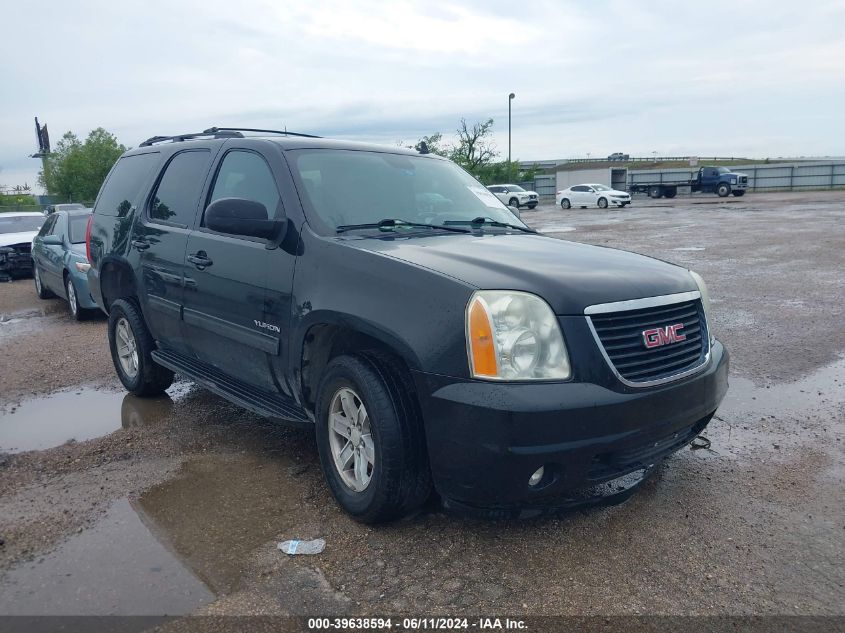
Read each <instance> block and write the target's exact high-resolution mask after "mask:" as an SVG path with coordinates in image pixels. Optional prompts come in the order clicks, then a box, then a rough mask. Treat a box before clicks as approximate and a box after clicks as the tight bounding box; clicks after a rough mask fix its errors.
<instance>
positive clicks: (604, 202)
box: [599, 198, 607, 209]
mask: <svg viewBox="0 0 845 633" xmlns="http://www.w3.org/2000/svg"><path fill="white" fill-rule="evenodd" d="M599 209H607V198H599Z"/></svg>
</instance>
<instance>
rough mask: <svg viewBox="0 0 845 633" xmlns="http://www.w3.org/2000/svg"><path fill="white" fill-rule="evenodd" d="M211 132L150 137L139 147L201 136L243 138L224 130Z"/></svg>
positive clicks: (234, 132)
mask: <svg viewBox="0 0 845 633" xmlns="http://www.w3.org/2000/svg"><path fill="white" fill-rule="evenodd" d="M211 130H213V131H209V130H205V131H204V132H192V133H190V134H177V135H176V136H151V137H150V138H148V139H147V140H146V141H144V142H143V143H141V144H140V145H139V147H149V146H150V145H154V144H155V143H164V142H165V141H172V142H174V143H178V142H179V141H187V140H189V139H192V138H200V137H203V136H211V137H214V138H243V136H244V135H243V134H241V133H240V132H237V131H234V130H224V129H220V130H218V129H216V128H211Z"/></svg>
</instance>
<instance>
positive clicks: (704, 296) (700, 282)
mask: <svg viewBox="0 0 845 633" xmlns="http://www.w3.org/2000/svg"><path fill="white" fill-rule="evenodd" d="M689 274H690V275H692V279H693V281H694V282H695V285H696V286H698V291H699V292H700V293H701V305H702V306H704V318H705V320H706V321H707V331H708V332H709V333H710V344H711V345H712V344H713V343H715V342H716V337H715V336H713V319H712V318H711V317H710V315H711V314H712V312H711V311H710V293H709V292H707V284H706V283H704V279H702V278H701V275H699V274H698V273H697V272H695V271H692V270H691V271H689Z"/></svg>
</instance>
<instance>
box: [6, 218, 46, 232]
mask: <svg viewBox="0 0 845 633" xmlns="http://www.w3.org/2000/svg"><path fill="white" fill-rule="evenodd" d="M44 219H45V218H44V216H43V215H16V216H11V217H4V216H3V215H0V233H25V232H27V231H37V230H38V229H40V228H41V225H42V224H44Z"/></svg>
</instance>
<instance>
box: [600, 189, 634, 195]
mask: <svg viewBox="0 0 845 633" xmlns="http://www.w3.org/2000/svg"><path fill="white" fill-rule="evenodd" d="M602 193H606V194H608V195H609V196H627V195H630V194H628V192H627V191H620V190H619V189H611V190H610V191H603V192H602Z"/></svg>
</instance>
